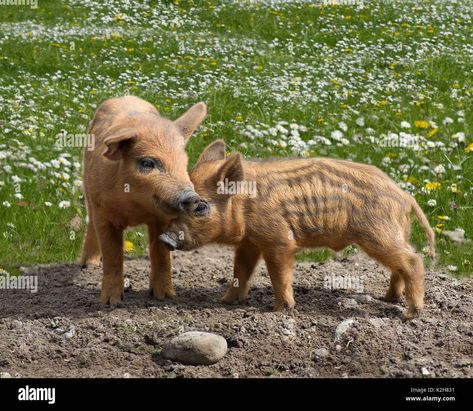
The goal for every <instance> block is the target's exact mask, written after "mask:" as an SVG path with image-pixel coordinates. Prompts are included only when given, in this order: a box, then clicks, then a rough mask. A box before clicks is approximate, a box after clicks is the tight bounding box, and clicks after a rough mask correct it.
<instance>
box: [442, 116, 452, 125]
mask: <svg viewBox="0 0 473 411" xmlns="http://www.w3.org/2000/svg"><path fill="white" fill-rule="evenodd" d="M452 123H453V118H450V117H445V118H444V119H443V121H442V124H443V125H444V126H448V125H450V124H452Z"/></svg>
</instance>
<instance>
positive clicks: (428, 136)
mask: <svg viewBox="0 0 473 411" xmlns="http://www.w3.org/2000/svg"><path fill="white" fill-rule="evenodd" d="M438 132H439V129H438V128H433V129H432V130H430V131H429V132H428V133H427V138H431V137H433V136H435V135H436V134H437V133H438Z"/></svg>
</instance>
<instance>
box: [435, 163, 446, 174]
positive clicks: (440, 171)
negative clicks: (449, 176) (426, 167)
mask: <svg viewBox="0 0 473 411" xmlns="http://www.w3.org/2000/svg"><path fill="white" fill-rule="evenodd" d="M434 173H435V174H437V175H438V174H445V167H444V166H443V165H442V164H439V165H438V166H437V167H435V168H434Z"/></svg>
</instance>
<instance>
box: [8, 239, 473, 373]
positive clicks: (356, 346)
mask: <svg viewBox="0 0 473 411" xmlns="http://www.w3.org/2000/svg"><path fill="white" fill-rule="evenodd" d="M173 266H174V270H173V279H174V285H175V288H176V291H177V294H178V298H177V299H176V300H173V301H169V300H168V301H165V302H160V301H156V300H153V299H151V298H150V297H149V294H148V289H147V285H148V272H149V261H148V260H146V259H140V260H128V261H126V267H125V274H126V277H127V278H128V279H129V283H130V285H131V289H130V290H128V291H127V292H126V293H125V300H124V303H123V306H121V307H118V308H115V309H110V308H107V307H104V306H101V305H100V304H99V303H98V302H97V298H98V293H99V287H100V281H101V274H100V268H88V269H85V270H81V269H80V268H79V266H77V265H74V264H62V265H50V266H38V267H31V268H29V269H28V270H27V274H28V275H38V276H39V284H38V292H37V293H35V294H33V293H30V292H29V291H25V290H0V318H1V319H0V372H3V373H5V372H6V373H9V374H10V375H11V376H12V377H233V378H236V377H269V376H273V377H422V376H425V377H473V280H472V279H469V280H458V279H454V278H452V277H451V276H450V275H449V274H447V273H446V272H445V271H442V270H439V271H438V272H432V271H430V270H429V271H428V272H427V275H426V307H425V311H424V313H423V314H422V316H421V317H420V318H418V319H415V320H412V321H409V322H403V319H402V313H403V312H404V310H405V306H404V305H403V304H401V305H393V304H389V303H385V302H383V301H382V300H381V297H382V296H383V295H384V293H385V292H386V290H387V287H388V281H389V277H388V273H387V272H386V271H385V270H384V269H383V268H382V267H380V266H379V265H378V264H376V263H375V262H373V261H371V260H369V259H368V258H367V257H365V256H363V255H361V254H356V255H354V256H352V257H350V258H348V259H343V260H337V261H330V262H328V263H324V264H321V263H305V262H304V263H298V264H297V267H296V272H295V281H294V291H295V299H296V310H295V311H294V312H293V313H291V314H287V313H286V314H284V313H274V312H272V311H271V308H272V303H273V291H272V289H271V285H270V281H269V278H268V276H267V274H266V270H265V268H264V265H263V264H262V263H260V266H259V269H258V270H257V274H256V275H255V277H254V281H253V283H252V284H253V286H252V288H251V291H250V297H249V299H248V302H247V303H246V304H245V305H243V306H225V305H223V304H221V303H220V301H219V300H220V297H221V295H222V294H223V292H224V290H225V289H226V287H227V284H228V283H229V281H230V280H231V276H232V274H231V267H232V251H231V250H230V249H227V248H216V247H209V248H203V249H200V250H197V251H194V252H190V253H184V252H176V253H174V262H173ZM334 276H337V277H336V278H340V276H344V278H347V279H353V278H354V277H353V276H358V278H360V279H361V281H362V284H363V286H364V290H363V292H362V293H359V292H356V291H353V290H352V291H347V290H331V289H328V288H327V287H324V284H326V283H325V282H326V281H327V280H326V279H327V278H335V277H334ZM347 319H353V322H352V323H351V324H350V326H349V327H348V329H347V331H346V332H345V333H343V334H341V335H340V336H339V338H338V340H337V341H335V330H336V329H337V326H338V325H339V324H340V323H341V322H342V321H344V320H347ZM187 330H201V331H211V332H215V333H217V334H220V335H222V336H223V337H225V338H226V340H227V342H228V345H229V350H228V353H227V355H226V356H225V357H224V358H223V359H222V360H221V361H220V362H219V363H217V364H214V365H211V366H184V365H181V364H177V363H173V362H171V361H169V360H164V359H163V358H161V357H160V354H159V353H160V350H161V347H162V346H163V344H164V342H165V341H167V340H169V339H170V338H172V337H173V336H175V335H177V334H179V333H180V332H182V331H187Z"/></svg>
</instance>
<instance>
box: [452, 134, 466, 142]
mask: <svg viewBox="0 0 473 411" xmlns="http://www.w3.org/2000/svg"><path fill="white" fill-rule="evenodd" d="M452 138H453V139H455V140H457V141H458V142H459V143H464V142H465V133H463V132H459V133H455V134H454V135H453V136H452Z"/></svg>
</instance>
